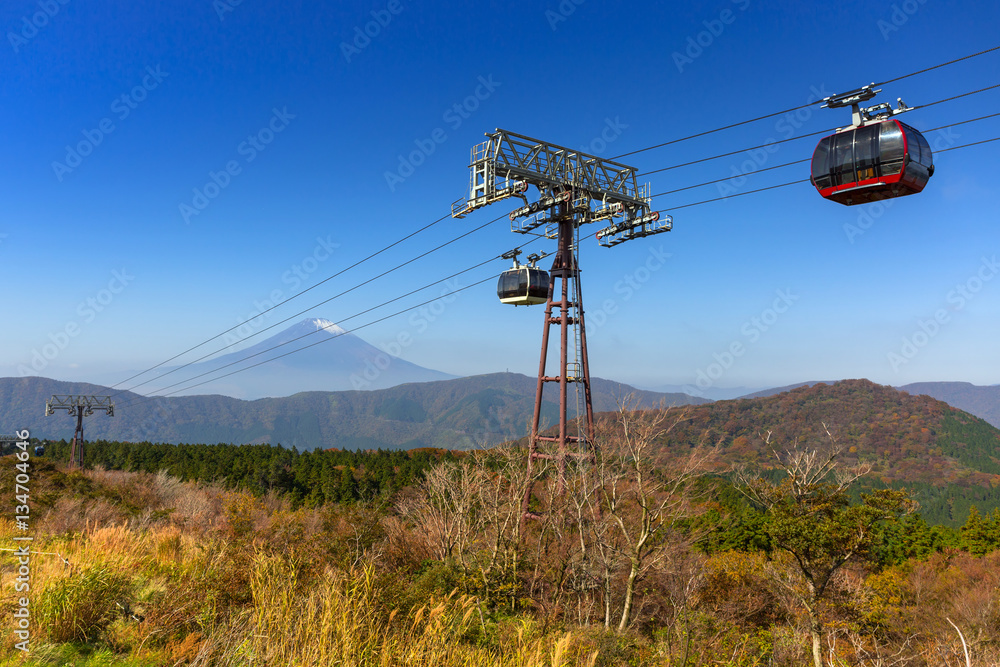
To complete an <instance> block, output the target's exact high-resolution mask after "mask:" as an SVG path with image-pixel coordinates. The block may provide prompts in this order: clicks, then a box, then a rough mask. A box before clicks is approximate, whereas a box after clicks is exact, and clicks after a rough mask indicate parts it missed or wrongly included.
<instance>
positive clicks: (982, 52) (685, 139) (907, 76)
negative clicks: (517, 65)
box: [611, 46, 1000, 160]
mask: <svg viewBox="0 0 1000 667" xmlns="http://www.w3.org/2000/svg"><path fill="white" fill-rule="evenodd" d="M998 49H1000V46H994V47H993V48H991V49H986V50H984V51H980V52H978V53H973V54H971V55H968V56H963V57H961V58H956V59H954V60H949V61H948V62H945V63H941V64H939V65H933V66H931V67H926V68H924V69H922V70H917V71H916V72H910V73H909V74H904V75H903V76H897V77H896V78H894V79H888V80H886V81H883V82H881V83H877V84H875V85H877V86H884V85H885V84H887V83H893V82H896V81H901V80H903V79H907V78H909V77H911V76H916V75H918V74H923V73H924V72H929V71H931V70H934V69H938V68H939V67H945V66H947V65H953V64H955V63H957V62H961V61H963V60H968V59H970V58H975V57H977V56H981V55H984V54H987V53H990V52H991V51H996V50H998ZM822 101H823V100H816V101H815V102H810V103H809V104H801V105H799V106H797V107H792V108H791V109H785V110H783V111H776V112H774V113H769V114H766V115H764V116H757V117H756V118H751V119H750V120H744V121H740V122H739V123H731V124H729V125H724V126H722V127H717V128H715V129H714V130H705V131H704V132H698V133H697V134H690V135H688V136H686V137H680V138H679V139H672V140H670V141H665V142H663V143H659V144H655V145H653V146H647V147H646V148H639V149H636V150H634V151H629V152H628V153H622V154H620V155H616V156H614V157H612V158H611V159H612V160H617V159H619V158H623V157H628V156H629V155H635V154H637V153H644V152H646V151H651V150H653V149H655V148H663V147H664V146H670V145H672V144H677V143H680V142H682V141H687V140H689V139H696V138H698V137H703V136H705V135H707V134H714V133H715V132H721V131H723V130H729V129H731V128H734V127H739V126H741V125H747V124H748V123H755V122H757V121H759V120H765V119H767V118H773V117H774V116H780V115H782V114H786V113H790V112H792V111H798V110H799V109H805V108H808V107H811V106H813V105H815V104H819V103H820V102H822ZM924 106H928V105H924ZM915 108H918V109H919V108H920V107H915Z"/></svg>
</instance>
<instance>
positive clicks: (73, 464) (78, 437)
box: [69, 406, 83, 468]
mask: <svg viewBox="0 0 1000 667" xmlns="http://www.w3.org/2000/svg"><path fill="white" fill-rule="evenodd" d="M69 467H70V468H83V406H77V408H76V432H75V433H73V444H72V445H71V446H70V454H69Z"/></svg>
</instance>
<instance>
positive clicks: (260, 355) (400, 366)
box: [141, 318, 455, 399]
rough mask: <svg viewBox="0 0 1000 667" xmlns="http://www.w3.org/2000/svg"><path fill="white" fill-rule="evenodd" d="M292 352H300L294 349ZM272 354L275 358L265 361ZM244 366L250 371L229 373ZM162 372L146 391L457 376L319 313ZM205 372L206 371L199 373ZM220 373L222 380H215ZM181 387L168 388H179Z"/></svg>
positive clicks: (278, 390) (244, 393)
mask: <svg viewBox="0 0 1000 667" xmlns="http://www.w3.org/2000/svg"><path fill="white" fill-rule="evenodd" d="M272 348H277V349H272ZM291 352H294V354H289V353H291ZM281 355H285V356H281ZM279 357H280V358H279ZM268 359H275V360H274V361H270V362H268V363H263V364H261V362H262V361H265V360H268ZM254 364H260V365H259V366H254ZM241 368H247V369H248V370H245V371H240V372H238V373H235V374H233V375H228V376H227V375H226V374H228V373H233V372H234V371H238V370H239V369H241ZM162 371H163V372H162V373H161V372H159V370H158V371H154V377H155V376H159V375H165V377H163V378H162V379H159V380H156V381H154V382H151V383H149V384H148V385H146V386H147V388H145V389H142V390H141V391H142V392H143V393H147V392H155V391H157V390H158V389H164V388H166V387H167V386H168V385H172V384H174V383H179V384H178V385H177V387H181V386H189V385H190V384H191V382H195V383H201V382H205V381H206V380H208V382H205V384H200V385H199V386H197V387H191V388H190V389H185V390H183V391H179V392H177V395H181V396H191V395H196V394H222V395H224V396H231V397H233V398H242V399H257V398H264V397H276V396H290V395H292V394H296V393H299V392H302V391H345V390H349V389H388V388H389V387H395V386H396V385H400V384H405V383H408V382H431V381H434V380H450V379H453V378H454V377H455V376H454V375H448V374H447V373H442V372H440V371H435V370H432V369H429V368H424V367H422V366H418V365H416V364H413V363H411V362H409V361H405V360H403V359H400V358H399V357H394V356H392V355H390V354H388V353H387V352H383V351H382V350H380V349H378V348H377V347H375V346H374V345H370V344H369V343H367V342H365V341H364V340H362V339H361V338H359V337H358V336H355V335H354V334H352V333H348V332H347V331H345V330H344V329H342V328H341V327H339V326H338V325H337V324H335V323H334V322H332V321H330V320H325V319H318V318H309V319H305V320H302V321H301V322H299V323H298V324H294V325H292V326H290V327H289V328H287V329H285V330H283V331H281V332H279V333H277V334H275V335H273V336H271V337H270V338H267V339H265V340H263V341H261V342H259V343H257V344H255V345H252V346H250V347H248V348H245V349H243V350H239V351H237V352H231V353H229V354H224V355H222V356H219V357H216V358H214V359H209V360H207V361H202V362H198V363H195V364H191V365H190V366H173V367H167V368H164V369H162ZM167 373H169V374H167ZM202 374H206V375H204V376H202V377H198V376H201V375H202ZM220 376H225V377H220ZM215 377H219V379H217V380H215V379H212V378H215ZM177 387H173V388H167V389H166V391H168V392H170V391H175V390H176V389H177Z"/></svg>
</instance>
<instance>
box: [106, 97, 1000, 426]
mask: <svg viewBox="0 0 1000 667" xmlns="http://www.w3.org/2000/svg"><path fill="white" fill-rule="evenodd" d="M996 115H1000V114H990V115H989V116H983V117H981V118H975V119H971V120H968V121H961V122H960V123H954V124H953V125H960V124H962V123H967V122H972V121H974V120H982V119H983V118H989V117H992V116H996ZM944 127H950V126H948V125H945V126H942V128H944ZM942 128H936V129H942ZM993 141H1000V137H993V138H991V139H983V140H981V141H974V142H970V143H967V144H962V145H960V146H953V147H951V148H945V149H941V150H939V151H937V152H938V153H945V152H948V151H953V150H958V149H960V148H968V147H970V146H978V145H981V144H986V143H990V142H993ZM788 164H795V163H788ZM788 164H785V165H778V166H788ZM771 168H772V169H776V168H777V167H771ZM808 182H809V179H802V180H798V181H789V182H787V183H780V184H778V185H771V186H768V187H764V188H758V189H756V190H747V191H746V192H740V193H736V194H733V195H728V196H725V197H715V198H712V199H706V200H703V201H698V202H693V203H690V204H684V205H682V206H675V207H672V208H671V209H670V210H672V211H674V210H679V209H682V208H690V207H693V206H700V205H702V204H708V203H711V202H716V201H721V200H723V199H730V198H732V197H741V196H744V195H750V194H756V193H759V192H765V191H768V190H776V189H778V188H783V187H787V186H789V185H796V184H798V183H808ZM703 185H704V184H703ZM692 187H697V186H692ZM662 194H669V193H661V195H662ZM661 195H653V196H654V197H658V196H661ZM501 217H502V216H501ZM492 222H496V221H495V220H494V221H492ZM536 240H538V239H533V240H532V241H528V242H527V243H524V244H522V245H521V246H518V247H519V248H523V247H524V246H526V245H528V244H530V243H533V242H534V241H536ZM500 258H501V257H500V256H497V257H493V258H490V259H488V260H486V261H484V262H481V263H479V264H477V265H475V266H473V267H470V268H468V269H465V270H464V271H460V272H459V273H456V274H453V275H452V276H449V277H447V278H442V279H441V280H436V281H434V282H433V283H429V284H428V285H425V286H424V287H421V288H419V289H416V290H412V291H411V292H408V293H406V294H404V295H401V296H399V297H396V298H394V299H390V300H389V301H385V302H383V303H382V304H379V305H378V306H373V307H372V308H369V309H367V310H364V311H361V312H360V313H356V314H355V315H352V316H350V317H348V318H345V319H344V320H342V321H347V320H350V319H353V318H355V317H358V316H360V315H363V314H364V313H367V312H371V311H372V310H376V309H378V308H381V307H383V306H385V305H388V304H390V303H393V302H394V301H398V300H400V299H402V298H405V297H407V296H410V295H412V294H415V293H416V292H419V291H422V290H424V289H428V288H429V287H432V286H434V285H437V284H438V283H440V282H442V281H443V280H449V279H450V278H453V277H454V276H456V275H459V274H461V273H466V272H468V271H471V270H472V269H475V268H478V267H480V266H482V265H484V264H487V263H489V262H491V261H493V260H495V259H500ZM494 278H496V274H494V275H492V276H489V277H487V278H484V279H483V280H480V281H478V282H475V283H472V284H471V285H467V286H466V287H462V288H459V289H457V290H454V292H452V293H453V294H454V293H457V292H462V291H465V290H467V289H471V288H472V287H477V286H478V285H482V284H483V283H486V282H488V281H490V280H492V279H494ZM439 298H440V297H437V298H435V299H430V300H428V301H425V302H423V303H420V304H416V305H414V306H409V307H407V308H404V309H402V310H399V311H396V312H395V313H392V314H390V315H386V316H385V317H381V318H379V319H376V320H372V321H371V322H368V323H366V324H363V325H361V326H358V327H355V328H354V329H349V330H344V331H343V333H339V334H336V335H332V336H330V337H329V338H325V339H323V340H320V341H317V342H315V343H311V344H309V345H306V346H304V347H301V348H297V349H295V350H291V351H289V352H285V353H284V354H280V355H278V356H277V357H272V358H270V359H265V360H263V361H259V362H257V363H255V364H253V365H251V366H246V367H244V368H239V369H236V370H234V371H231V372H229V373H226V374H224V375H220V376H217V377H213V378H209V379H207V380H204V381H202V382H199V383H196V384H193V385H189V386H187V387H182V388H180V389H176V390H174V391H172V392H169V393H167V394H162V395H157V396H152V395H147V396H141V397H138V398H137V399H136V400H133V401H131V402H129V403H126V404H125V405H123V406H122V408H127V407H130V406H133V405H137V404H141V403H145V402H147V401H150V400H155V399H157V398H166V397H168V396H172V395H174V394H177V393H180V392H181V391H187V390H188V389H193V388H195V387H200V386H202V385H205V384H208V383H210V382H215V381H217V380H221V379H222V378H226V377H230V376H232V375H236V374H237V373H241V372H243V371H246V370H250V369H251V368H256V367H257V366H261V365H263V364H266V363H269V362H271V361H276V360H277V359H281V358H284V357H287V356H289V355H292V354H295V353H297V352H301V351H303V350H306V349H309V348H310V347H315V346H316V345H319V344H321V343H325V342H327V341H329V340H333V339H335V338H339V337H341V336H343V335H346V334H348V333H353V332H355V331H358V330H360V329H363V328H365V327H368V326H371V325H373V324H377V323H378V322H382V321H385V320H387V319H390V318H392V317H396V316H398V315H401V314H403V313H406V312H408V311H410V310H412V309H413V308H419V307H420V306H425V305H427V304H430V303H434V302H435V301H437V300H438V299H439ZM321 330H323V331H325V328H324V329H317V330H316V331H313V332H310V333H308V334H305V335H303V336H299V337H298V338H294V339H292V340H290V341H286V342H284V343H280V344H279V345H275V346H273V347H271V348H268V349H266V350H262V351H261V352H258V353H256V354H254V355H251V356H250V357H245V358H243V359H240V360H238V361H234V362H231V363H229V364H226V365H225V366H222V367H220V368H217V369H214V370H212V371H207V372H206V373H202V374H201V375H196V376H194V377H191V378H188V379H187V380H183V381H181V382H178V383H175V384H173V385H168V386H167V387H163V388H161V389H159V390H157V391H163V390H164V389H170V388H172V387H175V386H177V385H178V384H184V383H186V382H190V381H191V380H196V379H198V378H200V377H203V376H204V375H208V374H211V373H216V372H218V371H220V370H222V369H224V368H227V367H229V366H233V365H235V364H238V363H242V362H244V361H247V360H248V359H251V358H253V357H256V356H260V355H261V354H265V353H267V352H270V351H272V350H275V349H277V348H279V347H282V346H283V345H287V344H288V343H292V342H295V341H296V340H300V339H302V338H305V337H307V336H311V335H313V334H315V333H318V332H319V331H321ZM119 393H121V392H119Z"/></svg>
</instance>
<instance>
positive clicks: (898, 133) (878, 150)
mask: <svg viewBox="0 0 1000 667" xmlns="http://www.w3.org/2000/svg"><path fill="white" fill-rule="evenodd" d="M877 92H879V91H877V90H873V86H865V87H864V88H859V89H858V90H854V91H851V92H849V93H844V94H843V95H836V96H832V97H828V98H826V102H827V104H826V105H824V106H826V107H829V108H836V107H840V106H848V105H850V106H852V107H853V117H854V124H853V125H851V127H848V128H845V129H842V130H839V131H838V132H837V133H836V134H832V135H830V136H828V137H824V138H823V139H821V140H820V142H819V144H817V146H816V150H815V151H814V152H813V157H812V175H811V177H810V180H811V181H812V184H813V185H814V186H815V187H816V190H818V191H819V193H820V195H822V196H823V198H825V199H829V200H831V201H835V202H838V203H840V204H844V205H846V206H853V205H854V204H866V203H868V202H873V201H878V200H881V199H888V198H891V197H905V196H906V195H912V194H916V193H918V192H920V191H921V190H923V189H924V186H925V185H927V180H928V179H929V178H930V177H931V176H932V175H933V174H934V156H933V154H932V153H931V147H930V145H929V144H928V143H927V140H926V139H924V136H923V135H922V134H920V133H919V132H917V131H916V130H915V129H913V128H912V127H910V126H909V125H907V124H906V123H901V122H900V121H898V120H895V119H893V118H892V115H894V114H897V113H901V112H903V111H908V110H909V109H908V108H907V107H905V105H904V104H903V102H902V100H900V101H899V109H898V110H893V109H892V108H891V107H890V106H889V105H888V104H880V105H877V106H874V107H870V108H868V109H861V108H859V103H860V102H862V101H864V100H866V99H871V98H872V97H874V95H875V93H877ZM879 111H882V113H881V114H878V115H874V117H873V114H877V113H878V112H879Z"/></svg>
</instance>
